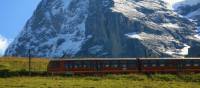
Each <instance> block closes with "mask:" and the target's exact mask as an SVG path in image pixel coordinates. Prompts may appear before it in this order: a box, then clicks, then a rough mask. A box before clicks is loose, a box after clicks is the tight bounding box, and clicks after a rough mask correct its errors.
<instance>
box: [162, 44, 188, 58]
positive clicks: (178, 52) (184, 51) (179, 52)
mask: <svg viewBox="0 0 200 88" xmlns="http://www.w3.org/2000/svg"><path fill="white" fill-rule="evenodd" d="M189 48H191V46H189V45H187V44H184V47H183V48H182V49H176V50H174V51H172V50H168V51H166V52H165V53H166V54H169V55H180V56H186V55H188V52H189Z"/></svg>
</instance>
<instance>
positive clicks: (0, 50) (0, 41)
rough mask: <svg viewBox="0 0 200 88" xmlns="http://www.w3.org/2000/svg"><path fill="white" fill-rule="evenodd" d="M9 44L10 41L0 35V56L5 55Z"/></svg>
mask: <svg viewBox="0 0 200 88" xmlns="http://www.w3.org/2000/svg"><path fill="white" fill-rule="evenodd" d="M9 44H10V41H9V40H8V39H7V38H5V37H3V36H1V35H0V56H2V55H3V54H4V52H5V50H6V49H7V47H8V45H9Z"/></svg>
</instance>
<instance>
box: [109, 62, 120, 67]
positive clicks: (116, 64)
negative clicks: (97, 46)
mask: <svg viewBox="0 0 200 88" xmlns="http://www.w3.org/2000/svg"><path fill="white" fill-rule="evenodd" d="M118 64H119V63H118V61H110V66H111V67H113V68H117V67H118Z"/></svg>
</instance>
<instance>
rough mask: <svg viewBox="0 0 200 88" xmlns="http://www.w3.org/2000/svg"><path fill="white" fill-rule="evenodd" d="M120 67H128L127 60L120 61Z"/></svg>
mask: <svg viewBox="0 0 200 88" xmlns="http://www.w3.org/2000/svg"><path fill="white" fill-rule="evenodd" d="M119 65H120V66H119V67H122V68H125V67H127V66H126V65H127V61H120V62H119Z"/></svg>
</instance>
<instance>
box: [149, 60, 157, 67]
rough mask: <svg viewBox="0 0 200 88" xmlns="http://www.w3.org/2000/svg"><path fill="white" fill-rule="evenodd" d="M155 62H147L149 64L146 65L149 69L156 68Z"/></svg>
mask: <svg viewBox="0 0 200 88" xmlns="http://www.w3.org/2000/svg"><path fill="white" fill-rule="evenodd" d="M156 63H157V62H156V61H154V60H152V61H149V63H148V66H149V67H156Z"/></svg>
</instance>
